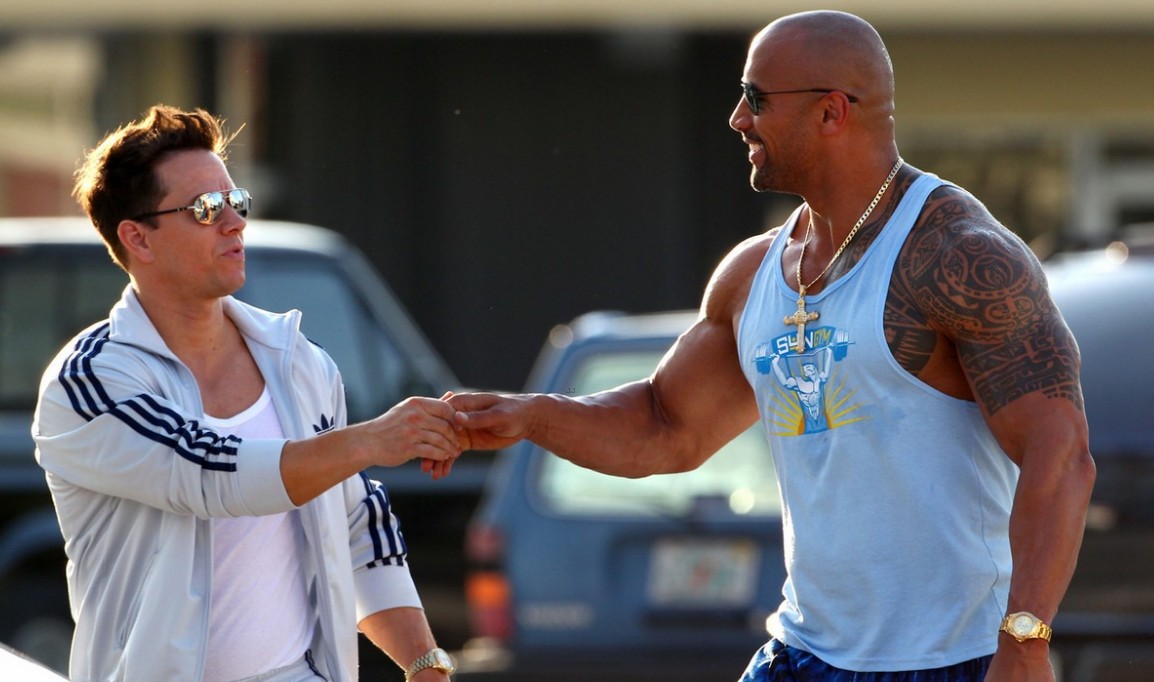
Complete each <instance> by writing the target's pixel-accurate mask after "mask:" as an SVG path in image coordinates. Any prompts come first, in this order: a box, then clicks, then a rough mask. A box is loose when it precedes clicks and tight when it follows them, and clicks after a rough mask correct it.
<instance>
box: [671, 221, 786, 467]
mask: <svg viewBox="0 0 1154 682" xmlns="http://www.w3.org/2000/svg"><path fill="white" fill-rule="evenodd" d="M774 234H775V232H774V231H770V232H768V233H766V234H764V235H758V236H755V237H751V238H750V239H747V240H745V241H743V242H742V243H741V244H739V245H737V247H735V248H734V249H733V250H732V251H731V252H730V253H729V254H728V255H727V256H726V257H725V258H724V259H723V260H722V261H721V263H720V264H719V265H718V267H717V269H716V270H715V271H714V273H713V276H712V277H711V278H710V281H709V286H708V287H706V290H705V295H704V297H703V299H702V305H701V314H700V315H699V317H698V319H697V322H695V323H694V325H693V326H692V327H691V328H690V329H689V330H688V331H687V332H685V333H684V334H683V335H682V336H681V337H680V338H679V339H678V340H677V343H675V344H674V346H673V348H671V349H670V351H669V352H668V353H667V354H666V355H665V357H664V358H663V359H662V361H661V364H660V365H659V366H658V368H657V371H656V372H655V373H654V376H653V378H652V380H651V383H652V387H653V392H652V395H653V396H654V398H653V399H654V402H655V404H656V405H657V409H659V410H660V411H661V413H662V418H663V419H664V421H665V422H666V423H667V424H669V426H670V427H671V430H670V432H671V433H673V434H676V437H678V438H685V439H687V442H690V443H692V446H691V448H690V451H691V457H692V458H693V459H694V460H695V462H694V463H693V466H697V465H699V464H700V463H701V462H702V461H704V459H705V458H708V457H709V456H710V455H712V454H713V453H714V452H716V451H717V450H718V449H719V448H721V446H723V445H725V444H726V443H728V442H729V441H730V440H732V439H733V438H735V437H737V436H738V435H739V434H740V433H741V432H742V431H744V430H745V429H747V428H749V427H750V425H752V424H753V423H754V422H755V421H757V403H756V400H755V398H754V395H753V389H752V388H750V386H749V382H748V381H746V378H745V375H744V374H743V373H742V371H741V360H740V357H739V353H738V349H737V332H736V328H737V324H738V321H739V319H740V317H741V313H742V311H743V310H744V308H745V301H746V299H747V298H748V297H749V287H750V284H751V282H752V280H753V276H754V274H755V273H756V272H757V268H758V267H759V266H760V264H761V261H762V259H763V258H764V257H765V253H766V250H767V249H768V247H769V244H770V242H771V241H772V239H773V236H774Z"/></svg>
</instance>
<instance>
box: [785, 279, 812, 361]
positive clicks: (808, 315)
mask: <svg viewBox="0 0 1154 682" xmlns="http://www.w3.org/2000/svg"><path fill="white" fill-rule="evenodd" d="M818 317H819V315H818V314H817V312H816V311H815V312H806V310H805V287H801V291H799V292H797V312H795V313H794V314H792V315H786V316H785V323H786V324H796V325H797V352H798V353H803V352H805V323H806V322H813V321H814V320H816V319H817V318H818Z"/></svg>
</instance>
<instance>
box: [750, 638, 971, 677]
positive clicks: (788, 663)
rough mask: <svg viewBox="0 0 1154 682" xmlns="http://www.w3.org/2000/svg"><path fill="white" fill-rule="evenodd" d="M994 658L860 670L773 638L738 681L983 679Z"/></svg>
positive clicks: (759, 650)
mask: <svg viewBox="0 0 1154 682" xmlns="http://www.w3.org/2000/svg"><path fill="white" fill-rule="evenodd" d="M991 658H993V656H992V655H991V656H982V657H981V658H975V659H973V660H969V661H963V662H961V663H956V664H954V665H950V666H946V667H944V668H934V669H932V670H907V671H904V672H892V673H889V672H874V673H857V672H853V671H852V670H842V669H841V668H835V667H833V666H832V665H830V664H828V663H826V662H825V661H823V660H821V659H820V658H818V657H817V656H814V655H813V654H811V653H809V652H807V651H802V650H801V649H795V648H794V647H791V646H787V645H785V644H783V643H782V642H779V641H778V640H776V639H771V640H769V643H767V644H766V645H765V646H763V647H762V648H760V649H758V650H757V653H756V654H754V655H753V659H752V660H750V662H749V667H748V668H746V669H745V674H744V675H742V676H741V679H740V680H739V682H982V680H983V679H985V677H986V669H987V668H989V667H990V659H991Z"/></svg>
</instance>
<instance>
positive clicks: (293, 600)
mask: <svg viewBox="0 0 1154 682" xmlns="http://www.w3.org/2000/svg"><path fill="white" fill-rule="evenodd" d="M204 422H205V425H206V426H208V427H209V428H211V429H213V430H215V431H217V432H219V433H221V434H231V435H236V436H239V437H241V438H246V437H249V438H282V437H284V431H283V429H282V428H281V424H280V420H279V419H278V418H277V414H276V410H275V409H274V406H273V403H272V399H271V397H270V396H269V392H268V389H267V388H266V389H265V391H264V392H263V393H262V394H261V396H260V398H259V399H257V401H256V403H254V404H253V405H252V406H251V407H249V408H248V409H246V410H244V411H243V412H241V413H240V414H238V415H236V416H235V417H230V418H228V419H218V418H216V417H211V416H208V415H205V418H204ZM303 542H304V531H303V529H302V528H301V522H300V515H299V514H298V513H297V512H295V511H292V512H287V513H282V514H273V515H270V516H243V517H238V518H217V519H213V520H212V554H213V571H212V601H211V604H212V606H211V609H210V611H209V625H208V648H207V661H206V665H205V671H204V682H227V681H228V680H237V679H241V678H245V677H251V676H253V675H259V674H261V673H265V672H268V671H270V670H274V669H276V668H280V667H283V666H286V665H289V664H291V663H295V662H297V661H299V660H300V659H301V657H302V656H303V655H304V653H305V651H306V650H307V649H308V647H309V643H310V642H311V641H312V635H313V628H314V623H315V620H316V619H315V615H314V613H313V609H312V607H311V606H310V602H309V598H308V587H307V585H306V584H305V576H304V569H303V566H302V557H303V556H304V552H303V551H302V545H303Z"/></svg>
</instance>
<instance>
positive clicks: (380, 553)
mask: <svg viewBox="0 0 1154 682" xmlns="http://www.w3.org/2000/svg"><path fill="white" fill-rule="evenodd" d="M360 477H361V482H362V483H363V484H364V486H365V499H364V501H363V504H364V505H365V507H366V508H367V509H368V513H369V524H368V525H369V537H370V538H371V539H372V542H373V560H372V561H370V562H369V563H368V567H369V568H373V567H374V566H388V565H392V566H404V565H405V557H406V556H407V555H408V552H409V548H408V546H407V545H406V544H405V538H404V536H403V535H401V531H400V529H399V528H394V527H393V525H392V523H391V521H390V520H391V519H392V514H391V513H390V509H391V505H390V503H389V493H388V492H387V491H386V490H385V488H384V486H382V485H373V482H372V481H371V480H369V477H368V476H367V475H366V474H365V473H364V472H361V474H360ZM386 547H387V549H386Z"/></svg>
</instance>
